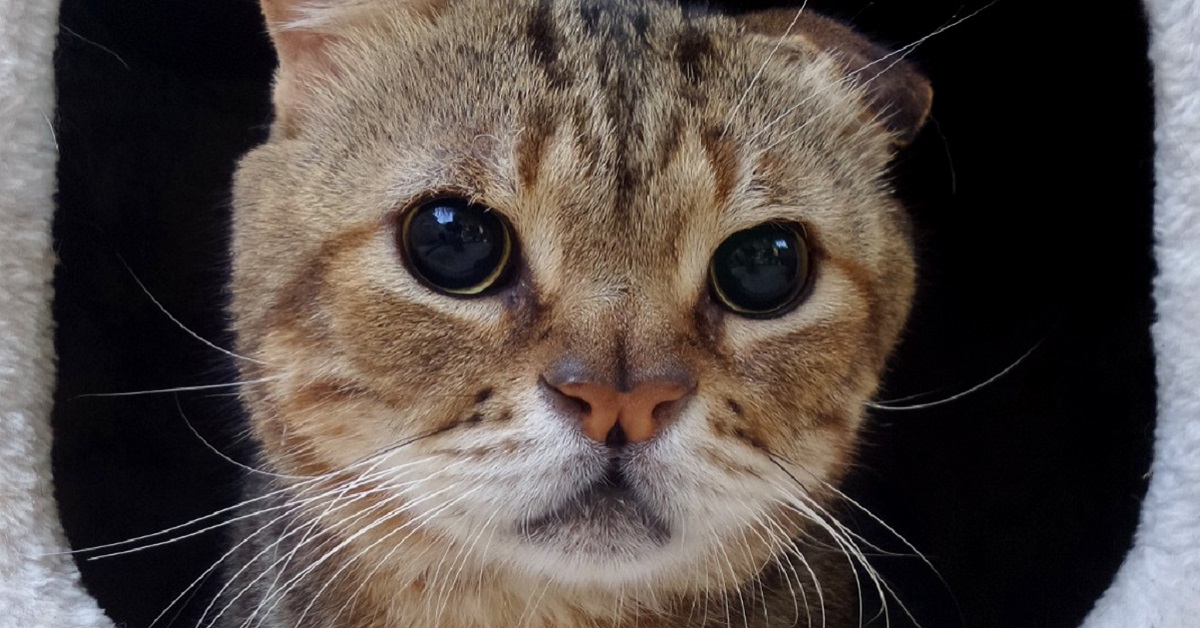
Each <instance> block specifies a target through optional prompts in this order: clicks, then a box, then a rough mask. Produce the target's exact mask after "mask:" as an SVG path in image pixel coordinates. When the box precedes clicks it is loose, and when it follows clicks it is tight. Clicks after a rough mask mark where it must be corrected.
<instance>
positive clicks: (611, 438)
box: [604, 423, 629, 449]
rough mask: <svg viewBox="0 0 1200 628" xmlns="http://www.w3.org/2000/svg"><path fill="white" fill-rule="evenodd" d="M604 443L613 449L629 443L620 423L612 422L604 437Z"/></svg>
mask: <svg viewBox="0 0 1200 628" xmlns="http://www.w3.org/2000/svg"><path fill="white" fill-rule="evenodd" d="M604 444H605V445H607V446H608V447H611V448H613V449H619V448H621V447H624V446H625V445H628V444H629V437H628V436H626V435H625V429H624V428H622V427H621V424H620V423H614V424H613V426H612V429H610V430H608V434H607V435H605V437H604Z"/></svg>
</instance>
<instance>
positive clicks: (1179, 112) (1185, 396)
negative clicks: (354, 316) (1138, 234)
mask: <svg viewBox="0 0 1200 628" xmlns="http://www.w3.org/2000/svg"><path fill="white" fill-rule="evenodd" d="M58 3H59V0H0V626H5V627H6V626H21V627H25V628H29V627H43V626H44V627H47V628H101V627H110V626H112V623H111V622H110V621H109V620H108V619H107V618H106V617H104V615H103V614H102V613H101V612H100V610H99V609H98V608H97V606H96V603H95V601H94V600H92V598H90V597H89V596H88V595H87V594H86V593H85V592H84V591H83V589H82V588H81V587H80V585H79V574H78V571H77V570H76V568H75V564H74V562H73V561H72V560H71V558H70V556H69V555H68V554H64V553H63V552H64V551H65V550H66V543H65V541H64V538H63V534H62V529H61V526H60V524H59V522H58V511H57V506H56V504H55V502H54V494H53V487H52V486H53V485H52V478H51V473H50V443H51V434H50V425H49V415H50V405H51V392H52V389H53V386H54V355H53V349H54V345H53V342H52V329H53V321H52V320H51V316H50V299H51V297H52V285H51V278H52V273H53V265H54V254H53V252H52V249H51V239H50V224H51V215H52V212H53V211H54V205H53V201H52V196H53V193H54V185H55V162H56V158H57V147H56V145H55V141H54V134H53V130H52V126H51V122H50V121H51V120H52V119H53V112H54V90H53V81H54V71H53V64H52V53H53V49H54V40H55V35H56V33H57V30H58ZM1146 8H1147V11H1148V13H1149V16H1150V24H1151V29H1152V32H1151V37H1152V44H1151V50H1150V54H1151V58H1152V60H1153V62H1154V71H1155V87H1156V100H1157V130H1156V133H1155V139H1156V141H1157V154H1156V159H1155V168H1156V178H1157V188H1156V194H1155V202H1156V206H1155V223H1154V224H1155V236H1156V239H1157V244H1156V248H1155V253H1156V257H1157V260H1158V267H1159V275H1158V277H1157V279H1156V280H1155V287H1154V290H1155V300H1156V304H1157V315H1158V322H1157V323H1156V324H1155V326H1154V329H1153V334H1154V340H1155V347H1156V352H1157V360H1158V362H1157V365H1158V366H1157V369H1158V381H1159V399H1158V427H1157V434H1156V446H1155V458H1154V465H1153V478H1152V480H1151V482H1150V489H1149V492H1148V493H1147V495H1146V499H1145V503H1144V506H1143V511H1142V517H1141V523H1140V525H1139V528H1138V533H1137V540H1136V545H1135V546H1134V548H1133V549H1132V550H1131V551H1130V553H1129V556H1128V558H1127V559H1126V562H1125V565H1124V566H1123V567H1122V569H1121V572H1120V573H1119V574H1118V576H1117V579H1116V581H1115V582H1114V583H1113V585H1112V588H1111V589H1110V590H1109V591H1108V592H1107V593H1106V594H1105V595H1104V596H1103V597H1102V598H1101V599H1100V600H1099V601H1098V602H1097V605H1096V608H1095V610H1094V612H1093V613H1092V615H1091V616H1090V617H1089V618H1088V620H1087V621H1086V622H1085V624H1084V628H1141V627H1145V628H1150V627H1155V628H1186V627H1189V626H1200V0H1146Z"/></svg>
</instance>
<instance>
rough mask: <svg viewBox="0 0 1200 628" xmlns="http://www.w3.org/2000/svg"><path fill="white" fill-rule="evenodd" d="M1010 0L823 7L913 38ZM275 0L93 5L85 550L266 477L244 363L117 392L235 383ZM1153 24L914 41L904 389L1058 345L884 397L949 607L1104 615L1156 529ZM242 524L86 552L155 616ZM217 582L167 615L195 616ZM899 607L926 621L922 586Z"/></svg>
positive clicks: (74, 234)
mask: <svg viewBox="0 0 1200 628" xmlns="http://www.w3.org/2000/svg"><path fill="white" fill-rule="evenodd" d="M983 5H984V3H982V2H979V1H977V0H968V2H966V3H965V4H964V3H963V2H961V0H952V1H951V0H928V1H926V2H912V1H911V0H877V1H874V2H870V1H868V0H849V1H841V2H834V1H833V0H825V1H820V2H818V1H816V0H814V1H813V2H810V3H809V8H810V9H816V10H819V11H823V12H826V13H829V14H831V15H833V16H835V17H839V18H842V19H844V20H846V21H848V22H850V23H852V24H854V25H855V26H856V27H857V28H859V29H860V30H862V31H863V32H865V33H867V34H869V35H871V36H873V37H874V38H875V39H876V40H877V41H878V42H879V43H881V44H883V45H885V46H889V47H891V48H897V47H899V46H903V45H905V44H908V43H911V42H913V41H916V40H918V39H920V38H922V37H924V36H926V35H929V34H930V33H932V32H934V31H936V30H938V29H939V27H941V26H943V25H946V24H949V23H953V22H955V21H956V20H957V19H959V18H963V17H966V16H968V15H970V14H971V13H972V12H973V11H976V10H979V9H981V8H982V7H983ZM737 8H740V9H748V8H751V7H749V6H748V5H739V7H737ZM1084 17H1086V19H1087V24H1086V28H1085V27H1084V25H1083V24H1081V23H1080V20H1082V19H1084ZM259 20H260V18H259V17H258V14H257V7H256V6H255V3H253V2H251V1H250V0H206V1H205V2H194V1H186V0H67V1H66V2H65V3H64V5H63V13H62V26H63V31H62V34H61V37H60V42H59V51H58V55H57V71H58V81H59V96H60V108H59V112H58V118H57V137H58V142H59V146H60V148H61V151H62V159H61V163H60V167H59V182H60V188H61V189H60V193H59V205H60V209H59V213H58V215H57V219H56V223H55V236H56V249H57V251H58V254H59V256H60V258H61V265H60V267H59V269H58V275H57V280H56V289H57V292H58V294H57V300H56V303H55V315H56V318H57V321H58V336H57V349H58V353H59V357H60V374H61V377H60V383H59V389H58V395H57V405H56V409H55V414H54V426H55V430H56V439H57V440H56V445H55V450H54V462H55V475H56V483H57V488H58V496H59V499H60V504H61V508H62V516H63V522H64V524H65V526H66V529H67V532H68V535H69V537H70V540H71V542H72V544H73V546H74V547H77V548H78V547H86V546H92V545H99V544H104V543H111V542H114V541H119V540H122V539H126V538H129V537H133V536H137V535H139V534H145V533H148V532H153V531H156V530H161V529H164V528H167V527H170V526H173V525H176V524H179V523H182V522H184V521H187V520H189V519H192V518H194V517H198V516H202V515H204V514H206V513H210V512H213V511H215V510H217V509H218V508H221V507H224V506H227V505H229V504H232V503H233V501H234V500H235V498H236V494H237V490H236V485H237V481H238V477H239V476H240V469H239V468H238V467H237V466H235V465H234V464H233V463H231V462H230V461H228V460H226V459H224V458H222V457H221V456H219V455H218V454H217V453H215V452H214V451H213V450H212V449H210V448H209V445H211V446H212V447H214V448H216V449H217V450H219V451H221V452H223V453H224V454H225V455H227V456H230V457H231V458H234V459H243V460H244V456H245V450H246V446H245V442H244V440H243V439H242V432H243V430H244V425H243V423H242V419H241V417H240V413H239V410H238V407H237V404H236V400H235V398H234V397H233V393H234V389H233V388H223V389H221V388H219V389H210V390H201V391H191V392H181V393H178V394H171V393H163V394H147V395H139V396H128V397H94V396H88V395H92V394H110V393H120V392H131V391H142V390H150V389H161V388H171V387H191V386H206V385H213V384H225V383H228V382H231V381H232V378H233V374H232V366H231V364H230V360H229V359H228V358H227V357H226V356H224V355H223V354H221V353H220V352H218V351H216V350H214V349H212V348H210V347H208V346H206V345H204V344H202V343H200V342H199V341H197V340H196V339H195V338H193V337H192V336H190V335H189V334H188V333H187V332H185V331H184V330H183V329H181V325H179V324H177V323H176V322H174V321H172V320H171V318H170V317H168V315H167V314H166V312H169V313H170V314H171V315H172V316H174V317H175V318H176V319H178V321H179V322H180V323H181V324H182V325H183V326H186V327H187V328H188V329H190V330H192V331H194V332H196V333H197V334H199V335H200V336H202V337H204V338H207V339H209V340H211V341H213V342H215V343H216V344H218V345H221V346H224V347H228V346H229V345H230V343H229V337H228V333H227V331H226V329H225V317H224V315H223V314H222V309H221V308H222V305H223V303H224V299H225V296H224V293H223V289H222V285H223V282H224V277H225V274H226V262H227V260H226V254H225V252H224V247H225V240H226V228H227V221H228V217H229V209H228V202H227V194H228V193H227V187H228V183H229V176H230V173H231V172H232V168H233V163H234V160H235V159H236V157H237V156H238V155H239V154H241V153H242V152H244V151H245V150H246V149H248V148H249V147H251V146H253V145H254V144H255V143H256V142H259V141H261V140H262V139H263V138H264V136H265V127H264V124H265V122H266V121H267V120H268V118H269V103H268V96H269V95H268V85H269V81H270V75H271V68H272V66H273V63H274V59H273V57H272V53H271V51H270V48H269V44H268V42H267V40H266V38H265V36H264V35H263V27H262V25H261V23H260V21H259ZM1144 28H1145V27H1144V24H1143V21H1142V19H1141V15H1140V6H1139V4H1138V3H1137V2H1136V0H1120V1H1119V2H1113V3H1109V4H1107V5H1105V6H1104V7H1103V8H1097V7H1096V6H1095V5H1094V4H1091V3H1085V2H1080V1H1076V2H1058V3H1034V2H1033V1H1032V0H1005V1H1002V2H995V3H992V4H989V5H987V6H986V8H982V10H980V11H979V13H978V14H977V15H974V16H973V17H970V18H969V19H967V20H965V21H964V22H963V23H961V24H958V25H956V26H953V27H952V28H949V29H948V30H946V31H945V32H943V33H940V34H937V35H935V36H933V37H931V38H929V39H928V41H926V42H924V43H923V44H921V45H920V46H919V47H918V48H916V49H915V51H914V52H913V54H912V56H911V57H910V59H911V60H913V61H915V63H916V64H917V66H918V67H919V68H921V69H922V70H923V71H924V72H925V73H926V74H927V75H928V76H929V77H930V79H931V80H932V83H933V86H934V91H935V97H934V108H933V117H932V120H931V122H930V124H929V126H928V127H927V128H926V130H925V131H924V132H923V133H922V135H921V136H920V137H919V138H918V139H917V141H916V142H915V143H914V144H913V145H912V146H910V147H909V148H908V149H907V150H905V151H904V152H903V153H902V154H901V155H900V157H899V159H898V161H897V165H896V175H897V185H898V186H899V187H900V189H901V192H902V195H903V196H904V197H905V198H906V199H907V200H908V202H909V204H910V206H911V208H912V212H913V215H914V217H915V222H916V232H917V238H918V241H919V243H920V251H921V252H920V261H921V288H920V293H919V295H918V298H917V303H916V309H915V311H914V317H913V322H912V325H911V326H910V331H909V333H908V334H907V336H906V340H905V342H904V344H903V346H902V347H901V349H900V352H899V354H898V356H897V357H896V359H895V360H894V362H893V368H892V370H891V373H890V375H889V377H888V382H887V386H886V389H885V390H884V391H883V393H882V394H881V399H883V400H889V399H903V398H905V397H908V396H910V395H920V396H919V397H917V398H915V399H912V400H910V401H901V402H898V403H899V404H901V405H903V404H906V403H919V402H927V401H936V400H940V399H945V398H947V397H949V396H951V395H953V394H954V393H957V392H960V391H963V390H966V389H969V388H971V387H972V386H974V385H977V384H979V383H981V382H983V381H985V380H988V379H989V378H991V377H992V376H994V375H996V374H997V373H999V372H1000V371H1002V370H1003V369H1005V368H1006V367H1008V366H1009V365H1011V364H1012V363H1013V362H1014V361H1016V360H1017V359H1018V358H1020V357H1021V356H1022V355H1023V354H1025V353H1026V352H1028V351H1030V350H1031V349H1032V351H1031V352H1030V353H1029V355H1028V357H1027V358H1026V359H1025V360H1024V361H1022V362H1021V363H1020V364H1019V365H1018V366H1017V367H1016V368H1014V369H1012V371H1011V372H1009V373H1008V374H1006V375H1004V376H1003V377H1001V378H999V379H997V380H996V381H995V382H993V383H991V384H989V385H988V386H986V387H984V388H982V389H981V390H978V391H976V392H974V393H972V394H970V395H967V396H965V397H963V398H961V399H958V400H955V401H952V402H948V403H944V404H941V405H937V406H934V407H930V408H926V409H921V410H913V411H906V412H884V411H878V412H875V413H874V414H873V421H872V425H871V428H870V430H869V433H868V434H867V436H866V444H865V446H864V448H863V451H862V455H861V458H860V465H859V469H858V471H857V473H856V474H855V475H854V476H853V477H852V479H851V481H850V483H849V485H848V486H847V493H848V494H849V495H850V496H852V497H853V498H854V499H855V500H856V501H858V502H859V503H861V504H862V505H863V506H864V507H866V508H869V509H870V510H871V511H872V512H874V513H875V514H876V515H878V516H879V517H880V518H881V519H882V520H883V521H886V522H887V523H888V524H889V525H890V526H892V527H893V528H894V529H895V530H896V531H897V532H899V533H901V534H903V535H904V537H905V538H907V539H908V540H909V541H911V542H912V544H913V545H914V546H915V547H917V548H918V549H920V550H921V551H923V552H924V553H925V554H926V555H927V556H928V557H929V559H930V561H931V562H932V565H933V567H934V568H936V571H935V570H934V569H932V568H931V567H930V566H929V565H926V564H925V563H924V562H923V561H921V560H920V559H918V558H915V557H913V556H912V552H911V550H910V549H909V548H908V547H907V546H905V545H904V544H903V543H901V542H899V541H898V540H896V538H895V537H893V536H891V535H890V534H889V533H888V532H887V530H886V529H884V528H883V527H882V526H880V525H879V524H877V523H876V522H874V521H873V520H872V518H871V517H869V516H867V515H865V514H864V513H863V512H861V511H859V510H858V509H856V508H854V507H849V506H847V507H844V508H843V509H842V511H843V515H844V519H845V520H846V521H848V522H850V523H851V524H852V525H854V526H855V527H856V529H859V530H861V531H862V533H863V534H864V535H865V536H867V537H868V538H869V539H871V540H872V541H874V542H876V543H878V544H879V547H880V548H881V549H882V550H885V551H887V552H892V553H895V554H897V555H890V554H888V555H879V556H875V557H873V559H872V562H873V563H874V564H875V565H877V566H878V567H879V568H880V570H881V571H882V572H883V573H884V575H885V576H886V577H887V578H888V579H889V582H890V583H891V584H892V586H893V587H894V588H895V590H896V593H897V595H898V596H899V598H900V599H901V600H903V601H904V603H905V604H906V605H907V607H908V608H909V610H911V611H912V612H913V614H914V615H915V616H916V617H917V618H918V619H919V620H920V621H921V625H923V626H925V628H939V627H943V626H947V627H955V626H970V627H979V628H1001V627H1003V628H1014V627H1016V628H1020V627H1026V626H1028V627H1035V626H1036V627H1067V626H1074V625H1076V624H1077V623H1078V621H1079V620H1080V619H1081V618H1082V617H1083V615H1084V614H1085V613H1086V612H1087V610H1088V609H1089V608H1090V606H1091V604H1092V603H1093V601H1094V600H1095V599H1096V597H1097V596H1098V595H1099V594H1100V593H1101V592H1102V591H1103V590H1104V588H1105V587H1106V586H1107V584H1108V582H1109V580H1110V578H1111V576H1112V574H1113V573H1114V572H1115V570H1116V568H1117V567H1118V565H1119V563H1120V560H1121V558H1122V556H1123V554H1124V552H1125V550H1126V549H1127V548H1128V547H1129V545H1130V544H1131V537H1132V532H1133V529H1134V526H1135V524H1136V519H1137V512H1138V507H1139V503H1140V499H1141V496H1142V494H1143V491H1144V488H1145V474H1146V472H1147V470H1148V467H1149V456H1150V444H1151V438H1152V429H1153V413H1154V390H1153V387H1154V376H1153V358H1152V354H1151V347H1150V341H1149V331H1148V330H1149V325H1150V322H1151V318H1152V304H1151V302H1150V296H1149V295H1150V278H1151V275H1152V271H1153V263H1152V258H1151V251H1150V243H1151V239H1150V217H1151V161H1150V160H1151V140H1150V132H1151V124H1152V116H1151V101H1150V96H1151V94H1150V87H1149V84H1150V77H1149V70H1148V64H1147V62H1146V61H1145V46H1146V41H1145V33H1144ZM139 281H140V282H141V284H144V287H145V290H143V288H142V286H141V285H139V283H138V282H139ZM151 295H153V298H154V299H157V300H158V301H159V302H160V303H161V305H162V308H161V309H160V308H159V307H158V306H157V305H155V303H154V301H153V300H152V299H151ZM164 310H165V312H164ZM189 529H196V528H195V527H193V528H189ZM222 542H223V538H222V536H221V535H220V534H219V533H207V534H203V535H199V536H197V537H195V538H190V539H187V540H184V541H180V542H177V543H172V544H170V545H166V546H163V547H155V548H150V549H146V550H144V551H140V552H137V553H134V554H130V555H125V556H117V557H112V558H106V559H102V560H91V561H89V560H86V559H81V561H80V567H81V569H82V572H83V576H84V581H85V584H86V585H87V587H88V588H89V590H91V591H92V592H93V593H94V594H95V595H96V596H97V597H98V599H99V600H100V603H101V605H102V606H103V607H104V608H105V610H106V611H108V613H109V614H110V616H111V617H112V618H113V619H114V620H116V621H117V622H118V623H119V624H124V625H128V626H147V625H148V624H149V623H150V622H151V620H152V619H153V618H154V617H155V616H156V615H157V614H158V613H159V612H160V611H163V610H164V609H165V608H167V606H168V604H169V603H170V602H171V600H172V599H173V598H174V597H175V596H176V595H178V594H180V593H181V592H182V591H184V590H185V588H186V587H187V586H188V584H189V583H190V582H191V581H192V580H193V579H195V578H197V577H198V576H199V575H200V574H201V573H202V572H203V571H204V570H205V569H206V568H207V567H208V566H209V565H211V564H212V563H213V562H214V561H216V560H217V559H218V557H219V556H220V553H221V550H220V546H221V543H222ZM97 553H99V552H93V553H91V554H90V555H95V554H97ZM85 556H87V555H85ZM212 591H213V589H212V587H211V583H209V585H208V586H207V587H206V588H201V590H200V591H199V592H198V593H197V594H196V595H194V596H191V595H189V596H186V597H187V598H188V602H187V603H186V604H184V606H186V607H187V608H186V609H184V610H183V611H181V612H180V613H178V616H177V613H176V610H177V609H174V608H173V609H170V610H169V611H168V613H167V616H166V617H165V618H164V619H163V620H162V622H160V624H159V625H172V622H174V623H173V625H177V626H189V625H193V623H194V618H195V616H196V614H197V612H198V611H199V610H201V609H203V607H204V605H205V604H206V603H207V602H206V596H207V595H211V593H212ZM891 619H892V621H893V624H892V625H895V626H901V625H905V622H907V621H908V620H907V619H906V618H905V617H904V614H903V613H902V612H901V611H900V609H899V607H898V606H897V605H896V604H894V603H893V604H892V614H891Z"/></svg>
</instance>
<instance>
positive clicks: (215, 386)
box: [71, 376, 281, 401]
mask: <svg viewBox="0 0 1200 628" xmlns="http://www.w3.org/2000/svg"><path fill="white" fill-rule="evenodd" d="M280 377H281V376H275V377H264V378H261V379H251V380H245V381H238V382H228V383H225V384H201V385H197V386H177V387H175V388H154V389H151V390H130V391H122V392H111V393H82V394H79V395H75V396H74V397H71V401H74V400H76V399H103V398H111V397H137V396H141V395H165V394H170V393H181V392H197V391H204V390H221V389H225V388H236V387H238V386H249V385H252V384H261V383H263V382H269V381H273V380H277V379H280Z"/></svg>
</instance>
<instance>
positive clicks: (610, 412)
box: [551, 381, 688, 443]
mask: <svg viewBox="0 0 1200 628" xmlns="http://www.w3.org/2000/svg"><path fill="white" fill-rule="evenodd" d="M551 387H553V388H554V389H555V390H557V391H558V392H560V393H562V394H563V395H565V396H567V397H570V398H572V399H575V400H577V401H581V402H583V407H582V409H581V423H582V428H583V433H584V434H585V435H587V437H588V438H590V439H592V440H594V441H596V442H598V443H604V442H606V440H607V438H608V435H609V433H610V432H611V431H612V429H613V428H614V427H615V426H617V425H620V426H621V430H622V431H623V432H624V433H625V438H626V440H628V441H629V442H631V443H640V442H643V441H647V440H650V439H651V438H653V437H654V434H655V432H657V431H658V428H659V425H658V421H657V420H656V419H655V416H654V414H655V412H654V411H655V409H657V408H659V407H661V406H663V405H664V404H669V403H671V402H672V401H678V400H680V399H682V398H684V397H685V396H686V395H687V394H688V390H687V389H686V388H684V387H683V386H680V385H678V384H673V383H671V382H662V381H648V382H644V383H641V384H639V385H638V386H637V387H636V388H634V389H633V390H632V391H630V392H618V391H617V390H616V389H614V388H612V387H611V386H607V385H605V384H594V383H590V382H583V383H562V384H558V385H554V384H551Z"/></svg>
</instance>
